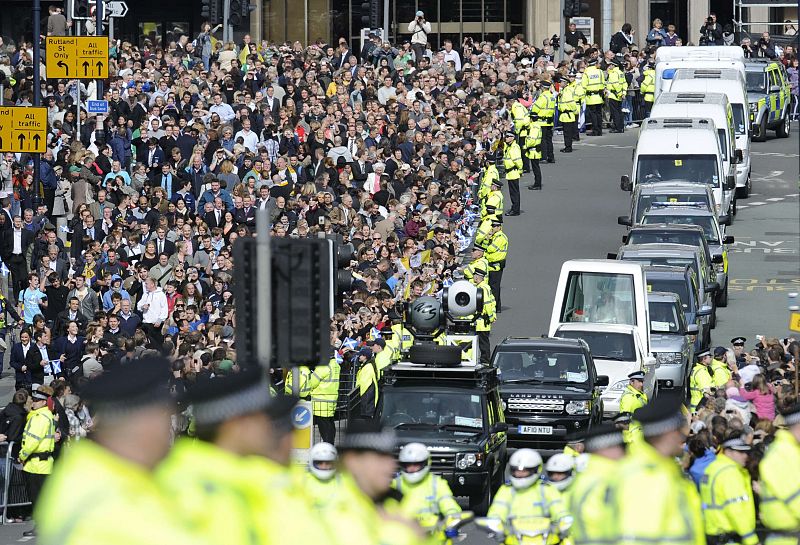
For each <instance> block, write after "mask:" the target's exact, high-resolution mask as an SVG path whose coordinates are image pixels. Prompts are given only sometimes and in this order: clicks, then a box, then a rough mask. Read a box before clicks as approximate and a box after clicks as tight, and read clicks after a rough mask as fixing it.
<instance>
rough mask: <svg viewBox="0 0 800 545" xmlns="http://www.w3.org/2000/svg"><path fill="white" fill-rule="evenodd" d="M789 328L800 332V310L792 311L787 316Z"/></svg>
mask: <svg viewBox="0 0 800 545" xmlns="http://www.w3.org/2000/svg"><path fill="white" fill-rule="evenodd" d="M789 329H791V330H792V331H797V332H798V333H800V312H792V314H791V315H790V316H789Z"/></svg>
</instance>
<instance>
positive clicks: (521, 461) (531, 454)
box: [487, 448, 572, 545]
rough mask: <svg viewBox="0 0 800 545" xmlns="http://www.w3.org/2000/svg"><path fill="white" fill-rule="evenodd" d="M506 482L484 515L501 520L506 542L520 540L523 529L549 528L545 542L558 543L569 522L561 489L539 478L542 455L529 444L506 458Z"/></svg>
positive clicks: (536, 530)
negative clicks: (529, 446)
mask: <svg viewBox="0 0 800 545" xmlns="http://www.w3.org/2000/svg"><path fill="white" fill-rule="evenodd" d="M508 472H509V481H510V485H509V484H504V485H503V486H501V487H500V489H499V490H498V491H497V495H496V496H495V497H494V500H493V501H492V505H491V507H489V512H488V513H487V517H489V518H495V519H499V520H500V521H501V522H502V523H503V529H504V531H505V534H506V543H511V544H515V545H516V544H520V543H524V542H525V541H524V540H523V539H522V538H521V537H520V536H521V535H523V534H525V533H537V532H548V531H552V532H553V534H552V535H551V536H550V537H549V538H548V541H547V543H548V544H552V543H557V542H558V541H560V538H561V537H564V536H566V534H567V532H568V531H569V528H570V526H571V525H572V517H571V516H570V514H569V512H568V511H567V508H566V505H565V503H564V499H563V498H562V497H561V493H560V492H559V491H558V490H557V489H556V488H555V487H553V486H551V485H549V484H547V483H545V482H544V481H543V480H542V479H541V473H542V457H541V456H540V455H539V453H538V452H536V451H535V450H532V449H529V448H522V449H519V450H517V451H515V452H514V453H513V454H512V455H511V457H510V458H509V459H508Z"/></svg>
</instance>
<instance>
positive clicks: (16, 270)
mask: <svg viewBox="0 0 800 545" xmlns="http://www.w3.org/2000/svg"><path fill="white" fill-rule="evenodd" d="M8 270H9V271H11V297H9V299H11V300H13V301H17V297H18V296H19V292H21V291H22V290H24V289H25V288H26V287H27V285H28V264H27V263H26V262H25V256H23V255H22V254H11V257H9V258H8Z"/></svg>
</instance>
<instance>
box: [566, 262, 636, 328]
mask: <svg viewBox="0 0 800 545" xmlns="http://www.w3.org/2000/svg"><path fill="white" fill-rule="evenodd" d="M561 321H562V322H595V323H605V324H628V325H636V307H635V304H634V296H633V276H631V275H629V274H613V273H590V272H579V271H575V272H571V273H570V275H569V278H568V279H567V290H566V293H565V294H564V301H563V302H562V304H561Z"/></svg>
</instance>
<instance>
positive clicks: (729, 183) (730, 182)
mask: <svg viewBox="0 0 800 545" xmlns="http://www.w3.org/2000/svg"><path fill="white" fill-rule="evenodd" d="M725 189H726V190H727V191H733V190H734V189H736V177H735V176H734V175H733V174H731V175H729V176H726V177H725Z"/></svg>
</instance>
